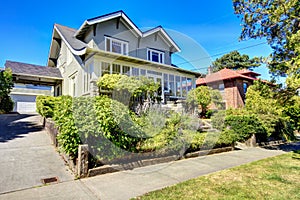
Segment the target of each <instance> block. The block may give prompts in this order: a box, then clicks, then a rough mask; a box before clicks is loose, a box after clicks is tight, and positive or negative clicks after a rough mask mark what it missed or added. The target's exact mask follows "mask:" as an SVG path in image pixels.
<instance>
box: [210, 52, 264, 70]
mask: <svg viewBox="0 0 300 200" xmlns="http://www.w3.org/2000/svg"><path fill="white" fill-rule="evenodd" d="M260 60H261V59H260V58H257V57H254V58H251V59H250V58H249V56H248V55H246V54H243V55H241V54H240V53H239V52H238V51H232V52H230V53H228V54H225V55H223V56H222V57H221V58H217V59H216V60H215V61H214V62H213V63H212V67H213V72H217V71H219V70H221V69H224V68H228V69H234V70H237V69H252V68H253V67H258V66H260V64H261V62H260Z"/></svg>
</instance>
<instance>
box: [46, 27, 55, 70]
mask: <svg viewBox="0 0 300 200" xmlns="http://www.w3.org/2000/svg"><path fill="white" fill-rule="evenodd" d="M54 27H55V26H54ZM54 30H55V29H54V28H53V31H52V37H51V38H52V39H51V44H50V49H49V53H48V61H47V65H49V58H50V56H51V50H52V44H53V38H54Z"/></svg>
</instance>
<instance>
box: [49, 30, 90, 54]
mask: <svg viewBox="0 0 300 200" xmlns="http://www.w3.org/2000/svg"><path fill="white" fill-rule="evenodd" d="M54 28H55V30H56V31H57V33H58V34H59V35H60V37H61V38H62V39H63V41H64V42H65V44H66V45H67V47H68V48H69V50H70V51H71V52H72V53H73V54H75V55H79V56H80V55H83V54H85V52H86V49H87V47H85V48H83V49H81V50H75V49H73V47H71V45H70V44H69V43H68V41H67V40H66V38H65V37H64V36H63V34H62V33H61V32H60V31H59V30H58V28H57V27H54Z"/></svg>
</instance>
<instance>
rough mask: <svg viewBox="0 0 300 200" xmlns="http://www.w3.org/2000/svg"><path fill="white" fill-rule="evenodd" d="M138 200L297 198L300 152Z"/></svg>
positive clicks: (189, 182) (221, 173)
mask: <svg viewBox="0 0 300 200" xmlns="http://www.w3.org/2000/svg"><path fill="white" fill-rule="evenodd" d="M137 199H289V200H291V199H300V152H295V153H287V154H283V155H280V156H276V157H272V158H267V159H264V160H260V161H256V162H253V163H249V164H245V165H242V166H239V167H235V168H231V169H228V170H223V171H220V172H216V173H213V174H210V175H207V176H202V177H199V178H196V179H192V180H189V181H186V182H183V183H179V184H177V185H174V186H171V187H167V188H164V189H162V190H158V191H154V192H150V193H147V194H146V195H144V196H142V197H137Z"/></svg>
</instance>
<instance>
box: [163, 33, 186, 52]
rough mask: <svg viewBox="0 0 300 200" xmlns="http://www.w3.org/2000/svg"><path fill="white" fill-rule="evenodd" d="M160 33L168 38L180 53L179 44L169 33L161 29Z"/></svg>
mask: <svg viewBox="0 0 300 200" xmlns="http://www.w3.org/2000/svg"><path fill="white" fill-rule="evenodd" d="M160 32H161V33H162V34H163V35H164V36H165V37H166V39H167V40H168V41H169V42H170V43H171V44H172V45H173V47H174V48H175V49H176V51H177V52H180V51H181V50H180V48H179V47H178V46H177V44H176V43H175V42H174V41H173V40H172V38H170V36H169V35H168V33H166V31H165V30H164V29H163V28H160Z"/></svg>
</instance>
